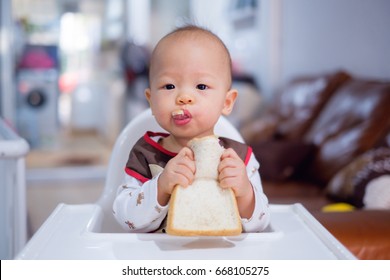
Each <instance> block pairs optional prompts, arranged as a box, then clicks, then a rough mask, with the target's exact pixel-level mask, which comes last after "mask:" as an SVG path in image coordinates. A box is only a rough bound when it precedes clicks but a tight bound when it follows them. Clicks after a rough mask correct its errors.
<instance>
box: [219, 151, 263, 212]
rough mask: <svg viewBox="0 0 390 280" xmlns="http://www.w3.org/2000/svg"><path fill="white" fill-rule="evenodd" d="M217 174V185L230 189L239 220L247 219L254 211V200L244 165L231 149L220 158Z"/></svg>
mask: <svg viewBox="0 0 390 280" xmlns="http://www.w3.org/2000/svg"><path fill="white" fill-rule="evenodd" d="M218 172H219V178H218V179H219V185H220V186H221V187H222V188H232V190H233V192H234V195H235V196H236V199H237V206H238V211H239V212H240V216H241V218H247V219H249V218H250V217H251V216H252V213H253V210H254V206H255V198H254V193H253V187H252V184H251V182H250V181H249V178H248V175H247V173H246V167H245V163H244V162H243V161H242V159H241V158H240V157H239V156H238V155H237V153H236V152H235V151H234V150H233V149H227V150H225V151H224V153H223V154H222V156H221V162H220V164H219V166H218Z"/></svg>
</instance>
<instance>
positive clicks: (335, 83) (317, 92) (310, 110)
mask: <svg viewBox="0 0 390 280" xmlns="http://www.w3.org/2000/svg"><path fill="white" fill-rule="evenodd" d="M349 79H350V76H349V75H348V74H346V73H345V72H342V71H340V72H337V73H334V74H329V75H321V76H312V77H302V78H297V79H295V80H293V81H291V82H290V83H288V84H287V86H286V87H285V88H284V89H283V90H282V91H281V92H280V94H279V95H278V97H277V100H276V102H275V104H274V108H273V113H274V114H276V115H277V116H278V119H279V122H278V130H277V134H278V135H279V136H281V137H282V138H284V139H301V138H302V135H304V134H305V133H306V131H307V130H308V129H309V128H310V126H311V125H312V123H313V121H314V120H315V118H316V117H317V116H318V114H319V113H320V111H321V110H322V108H323V107H324V105H325V104H326V102H327V101H328V100H329V98H330V97H331V96H332V95H333V93H334V92H335V91H336V90H337V89H338V88H339V87H340V86H341V85H342V84H344V82H345V81H347V80H349Z"/></svg>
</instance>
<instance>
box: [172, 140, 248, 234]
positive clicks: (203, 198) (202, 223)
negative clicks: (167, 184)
mask: <svg viewBox="0 0 390 280" xmlns="http://www.w3.org/2000/svg"><path fill="white" fill-rule="evenodd" d="M189 147H190V148H191V149H192V150H193V151H194V156H195V163H196V173H195V180H194V182H193V183H192V185H190V186H188V187H187V188H183V187H181V186H176V187H175V189H174V191H173V193H172V196H171V199H170V206H169V211H168V224H167V233H168V234H172V235H188V236H191V235H192V236H193V235H208V236H223V235H225V236H226V235H238V234H240V233H241V231H242V226H241V219H240V215H239V213H238V208H237V202H236V198H235V196H234V193H233V191H232V190H231V189H222V188H221V187H220V186H219V185H218V180H217V179H218V165H219V162H220V158H221V155H222V153H223V150H224V149H223V147H221V146H220V144H219V140H218V138H217V137H215V136H208V137H204V138H200V139H194V140H192V141H191V142H190V143H189Z"/></svg>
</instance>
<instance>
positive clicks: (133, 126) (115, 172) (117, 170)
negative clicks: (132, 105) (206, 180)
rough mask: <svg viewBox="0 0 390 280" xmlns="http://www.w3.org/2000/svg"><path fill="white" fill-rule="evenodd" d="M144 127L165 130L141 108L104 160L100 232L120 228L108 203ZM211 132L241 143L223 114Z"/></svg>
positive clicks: (113, 195)
mask: <svg viewBox="0 0 390 280" xmlns="http://www.w3.org/2000/svg"><path fill="white" fill-rule="evenodd" d="M148 130H149V131H156V132H165V131H164V130H163V129H162V128H161V127H160V126H159V125H158V123H157V122H156V120H155V118H154V117H153V115H152V113H151V110H150V109H147V110H145V111H144V112H142V113H141V114H139V115H138V116H137V117H135V118H134V119H133V120H132V121H130V122H129V123H128V124H127V125H126V127H125V128H124V129H123V130H122V132H121V133H120V135H119V136H118V138H117V140H116V142H115V144H114V147H113V150H112V153H111V158H110V161H109V163H108V169H107V176H106V182H105V186H104V190H103V193H102V195H101V196H100V198H99V200H98V202H97V203H98V204H99V205H100V206H101V208H102V210H103V213H104V218H103V225H102V231H103V232H116V231H119V232H121V231H123V230H122V229H121V228H120V226H119V225H118V224H117V223H116V221H115V219H114V217H113V215H112V204H113V202H114V199H115V195H116V191H117V189H118V187H119V186H120V185H121V184H122V183H123V182H124V176H125V172H124V169H125V165H126V162H127V159H128V156H129V152H130V150H131V148H132V147H133V146H134V144H135V143H136V142H137V140H138V139H139V138H141V137H142V136H143V135H144V134H145V132H146V131H148ZM214 132H215V134H216V135H218V136H225V137H229V138H231V139H233V140H236V141H240V142H244V140H243V138H242V136H241V135H240V133H239V132H238V130H237V129H236V128H235V127H234V126H233V125H232V124H231V123H230V122H229V121H228V120H227V119H226V118H225V117H223V116H222V117H220V119H219V120H218V122H217V124H216V126H215V131H214Z"/></svg>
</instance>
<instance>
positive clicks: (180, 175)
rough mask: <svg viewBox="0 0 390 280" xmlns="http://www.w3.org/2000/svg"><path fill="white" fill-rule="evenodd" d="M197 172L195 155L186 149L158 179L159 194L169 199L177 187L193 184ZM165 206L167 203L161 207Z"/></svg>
mask: <svg viewBox="0 0 390 280" xmlns="http://www.w3.org/2000/svg"><path fill="white" fill-rule="evenodd" d="M195 170H196V168H195V161H194V154H193V152H192V151H191V149H189V148H187V147H184V148H183V149H181V150H180V152H179V153H178V154H177V155H176V156H175V157H174V158H172V159H171V160H170V161H168V163H167V165H166V166H165V168H164V171H163V172H162V173H161V175H160V177H159V178H158V189H159V194H161V195H164V196H165V198H168V199H169V196H170V195H171V193H172V191H173V188H174V187H175V186H176V185H180V186H183V187H187V186H188V185H190V184H192V182H193V180H194V175H195ZM159 202H160V200H159ZM161 202H162V201H161ZM163 204H165V203H161V205H163Z"/></svg>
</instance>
